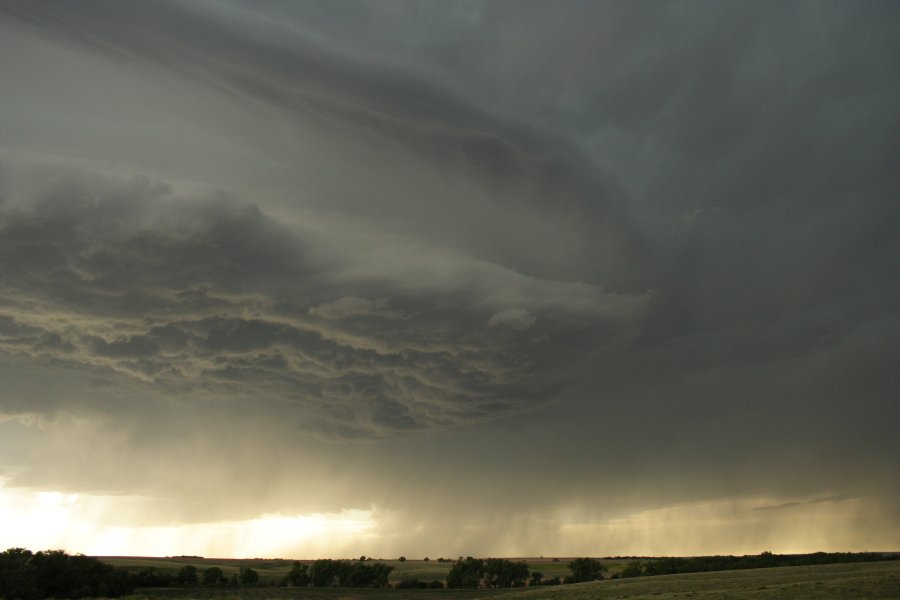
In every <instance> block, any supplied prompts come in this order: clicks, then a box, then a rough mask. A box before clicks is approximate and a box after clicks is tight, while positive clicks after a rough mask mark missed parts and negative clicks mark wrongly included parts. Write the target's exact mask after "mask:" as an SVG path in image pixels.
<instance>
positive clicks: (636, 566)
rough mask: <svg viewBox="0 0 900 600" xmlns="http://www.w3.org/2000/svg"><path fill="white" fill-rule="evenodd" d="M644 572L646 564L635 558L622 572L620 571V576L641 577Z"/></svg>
mask: <svg viewBox="0 0 900 600" xmlns="http://www.w3.org/2000/svg"><path fill="white" fill-rule="evenodd" d="M643 573H644V566H643V565H642V564H641V561H639V560H633V561H631V562H630V563H628V564H627V565H625V568H624V569H622V572H621V573H619V576H620V577H623V578H624V577H640V576H641V575H643Z"/></svg>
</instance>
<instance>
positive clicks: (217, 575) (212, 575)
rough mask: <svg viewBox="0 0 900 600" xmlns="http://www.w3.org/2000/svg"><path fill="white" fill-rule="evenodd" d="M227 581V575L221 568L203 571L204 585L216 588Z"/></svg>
mask: <svg viewBox="0 0 900 600" xmlns="http://www.w3.org/2000/svg"><path fill="white" fill-rule="evenodd" d="M224 581H225V573H223V572H222V569H220V568H219V567H210V568H208V569H206V570H205V571H203V585H207V586H215V585H220V584H222V583H223V582H224Z"/></svg>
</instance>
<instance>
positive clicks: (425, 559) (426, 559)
mask: <svg viewBox="0 0 900 600" xmlns="http://www.w3.org/2000/svg"><path fill="white" fill-rule="evenodd" d="M423 560H424V561H425V562H428V561H429V560H431V559H430V558H428V557H427V556H426V557H425V558H424V559H423Z"/></svg>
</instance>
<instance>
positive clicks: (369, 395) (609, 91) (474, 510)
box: [0, 1, 900, 556]
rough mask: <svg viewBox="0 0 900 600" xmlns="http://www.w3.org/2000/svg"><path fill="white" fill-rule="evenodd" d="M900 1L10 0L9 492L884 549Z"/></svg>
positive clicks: (744, 547) (387, 548)
mask: <svg viewBox="0 0 900 600" xmlns="http://www.w3.org/2000/svg"><path fill="white" fill-rule="evenodd" d="M898 25H900V11H898V9H897V7H896V5H894V4H893V3H889V2H869V3H855V4H852V5H851V4H847V3H839V2H833V3H830V2H824V3H822V2H816V3H812V2H797V3H792V4H788V5H778V4H765V3H744V2H727V3H695V4H687V5H686V4H680V3H665V4H664V3H640V4H635V3H625V2H610V3H581V2H564V3H561V4H560V3H552V4H551V3H544V2H484V3H483V2H458V3H453V4H450V5H448V4H446V3H431V2H401V1H395V2H383V3H374V4H373V3H367V2H351V1H342V2H330V3H318V2H309V3H307V2H296V3H279V2H265V3H241V2H201V3H195V2H191V3H188V2H177V1H173V2H153V3H151V2H137V3H129V4H127V5H122V4H120V3H115V4H114V3H107V2H99V1H98V2H83V3H78V4H73V3H65V2H46V3H40V4H35V3H28V2H9V3H6V4H5V5H4V6H3V7H2V8H0V34H2V35H0V57H2V58H0V70H2V72H3V77H4V80H6V81H9V82H14V83H15V85H11V86H8V91H5V92H4V100H3V102H2V104H0V128H2V132H3V135H2V137H0V143H2V147H0V265H2V268H0V372H2V374H3V375H2V379H0V381H2V383H0V431H3V432H4V433H5V437H6V440H7V441H6V442H3V443H0V460H2V463H0V466H2V469H3V470H2V472H0V476H2V477H4V478H5V483H4V485H5V486H6V489H9V490H12V491H11V492H10V493H11V494H12V493H14V492H15V493H18V492H16V490H24V489H29V490H62V491H67V492H81V493H85V494H94V495H96V496H97V497H98V498H99V497H100V496H103V497H106V496H104V495H110V497H113V496H115V495H116V494H131V495H136V496H140V497H142V498H145V499H146V498H151V499H154V500H152V501H150V500H146V508H145V509H144V510H143V512H142V514H143V518H144V519H145V521H143V522H142V521H140V519H137V518H136V517H134V516H133V515H132V517H128V518H126V517H123V516H122V514H124V513H122V509H121V508H115V507H112V508H109V509H108V510H105V511H99V513H98V515H94V516H92V517H91V518H93V519H94V522H97V523H104V522H107V521H115V520H116V519H120V520H122V521H123V522H126V521H127V522H128V523H130V524H131V525H132V526H134V527H140V526H143V525H148V526H149V525H151V524H152V525H154V526H156V525H159V524H160V523H168V524H172V523H171V521H172V519H175V523H174V525H177V524H178V523H182V524H187V523H193V524H196V523H198V522H200V521H204V520H206V521H209V522H219V523H226V522H231V521H234V520H240V519H252V518H255V517H258V516H259V515H262V514H276V513H278V514H299V513H304V514H307V513H311V512H315V513H329V514H339V513H341V511H359V510H363V511H370V512H371V514H372V515H374V516H373V517H372V518H373V519H375V520H376V521H377V525H375V526H373V527H374V528H373V529H371V530H367V531H368V533H367V534H366V536H367V537H366V536H364V537H363V538H360V539H361V540H362V539H364V546H365V547H364V548H361V549H360V550H358V551H357V550H350V549H349V548H350V547H351V546H352V544H351V543H350V542H347V545H342V546H340V547H337V546H336V547H335V548H334V549H333V550H328V549H324V550H323V549H322V547H320V546H316V548H318V550H315V551H317V552H326V553H327V552H335V553H337V552H341V551H344V550H345V549H347V550H346V551H348V552H350V553H351V554H358V553H359V552H365V553H366V554H377V553H379V552H395V551H396V552H406V553H411V552H413V551H420V550H421V551H422V552H427V553H430V554H435V553H448V552H449V554H450V555H454V556H455V555H457V554H486V553H504V554H508V555H521V554H526V553H534V554H549V553H552V552H557V553H569V552H587V551H588V550H589V548H596V550H595V551H592V552H594V553H610V554H612V553H617V552H622V553H625V552H632V553H649V552H659V553H677V552H704V551H708V552H731V551H748V552H749V551H761V550H763V549H766V548H769V549H772V550H776V551H777V550H779V549H784V550H785V551H787V550H791V551H802V550H819V549H841V550H844V549H864V548H865V549H872V545H870V544H869V543H867V540H873V539H874V540H877V543H876V544H875V545H880V546H883V547H884V549H888V550H891V549H893V550H895V549H896V548H894V547H888V546H891V545H892V544H893V545H894V546H896V543H897V541H900V523H898V521H900V516H898V515H900V511H898V505H900V504H898V499H900V495H898V494H900V490H898V489H897V485H896V481H895V477H893V476H892V474H893V473H895V472H896V468H897V463H898V460H900V447H898V444H897V440H896V432H897V431H898V430H900V411H898V409H897V405H896V390H897V389H898V388H900V377H898V375H897V369H896V362H897V356H900V343H898V340H900V315H898V306H900V280H898V278H897V273H900V236H898V234H897V233H898V232H897V223H900V208H898V204H897V202H896V198H897V195H898V191H900V180H898V178H900V175H898V170H897V169H896V165H897V158H898V146H897V140H898V139H900V136H898V134H900V116H898V112H897V110H896V106H897V102H898V99H900V98H898V89H900V79H898V75H897V73H898V69H897V57H898V56H900V41H898V40H897V37H896V33H895V32H896V31H897V26H898ZM91 439H94V440H97V441H96V443H95V444H93V445H92V444H87V443H86V442H87V440H91ZM75 448H77V451H75V450H74V449H75ZM183 456H191V457H192V458H191V460H192V461H193V462H194V464H195V467H196V468H197V469H198V470H199V471H200V472H201V473H202V476H197V475H195V474H190V473H184V472H179V469H178V468H177V465H178V464H179V460H180V457H183ZM135 463H140V464H146V465H150V466H148V467H147V470H146V471H144V472H141V473H138V472H135V471H132V470H131V469H129V466H130V465H133V464H135ZM85 465H100V466H102V468H99V469H88V468H85ZM236 470H238V471H239V472H240V473H241V474H242V475H241V478H240V480H241V481H242V483H241V484H237V483H236V476H235V472H236ZM299 474H302V476H301V475H299ZM412 474H415V476H412ZM310 489H315V492H310V491H309V490H310ZM473 489H475V490H477V493H476V494H473V493H472V490H473ZM301 491H303V492H304V493H301ZM212 496H216V497H224V499H222V500H221V502H220V503H219V504H218V506H217V507H216V508H215V509H209V508H208V503H206V502H205V499H207V498H209V497H212ZM473 496H477V498H476V499H473ZM98 502H99V501H98ZM104 502H105V501H104ZM110 502H111V501H110ZM142 502H144V500H142ZM463 504H465V505H466V506H468V508H467V510H466V516H465V517H460V518H461V519H462V520H463V521H464V522H463V523H462V525H463V526H461V524H460V523H458V522H454V523H451V524H442V522H441V521H442V515H444V514H446V511H448V510H452V509H453V507H456V506H460V505H463ZM729 507H730V508H729ZM117 511H118V512H117ZM204 511H207V512H206V513H204ZM210 511H212V512H210ZM354 514H356V513H354ZM704 514H709V515H715V519H716V520H717V522H722V523H723V525H722V526H721V527H720V528H713V527H708V526H701V525H700V524H699V523H701V522H702V521H703V515H704ZM117 515H118V516H117ZM173 515H175V516H173ZM766 515H768V516H766ZM842 515H843V516H842ZM85 518H87V517H85ZM711 518H712V517H711ZM128 519H132V520H131V521H129V520H128ZM179 519H180V521H179ZM760 519H767V520H765V521H764V522H763V524H760ZM673 520H681V521H683V522H686V523H695V524H696V528H697V531H699V532H700V533H699V534H698V535H700V536H701V537H702V540H701V541H700V542H695V541H692V540H691V539H690V535H689V533H688V532H687V530H685V529H684V528H683V527H682V526H677V527H676V526H674V525H673V524H672V523H673ZM817 520H818V521H821V520H825V521H829V520H830V521H829V522H831V523H832V524H833V525H834V532H835V533H834V536H833V537H828V536H827V535H824V534H821V533H820V532H817V531H815V527H814V525H813V524H814V523H815V522H817ZM789 521H790V522H797V523H799V524H798V525H797V526H796V527H794V528H793V529H791V528H786V527H785V526H784V523H786V522H789ZM185 526H187V525H185ZM192 526H194V525H192ZM654 532H656V533H654ZM779 532H780V533H779ZM654 535H656V536H657V537H654ZM603 537H606V538H608V540H610V541H609V542H608V544H609V545H608V547H607V546H604V545H603V544H604V542H603V540H602V539H600V538H603ZM636 540H637V541H636ZM703 540H705V542H704V541H703ZM2 541H6V540H2ZM13 542H15V540H9V543H13ZM17 543H18V542H17ZM21 543H22V544H24V542H21ZM342 543H343V542H342ZM360 543H361V544H362V543H363V542H360ZM541 543H545V544H547V545H548V546H549V548H550V549H546V548H542V547H540V544H541ZM703 543H705V544H706V545H705V546H703ZM211 544H212V542H211ZM591 544H594V545H593V546H592V545H591ZM640 544H643V545H644V547H646V548H648V550H646V551H645V550H641V549H640V548H639V547H638V545H640ZM755 544H760V545H762V544H765V545H766V548H763V547H760V548H756V547H755V546H754V545H755ZM701 546H702V547H701ZM210 548H213V549H211V550H209V551H210V552H215V551H216V550H215V549H214V545H212V546H210ZM278 548H279V549H283V551H284V552H285V553H290V552H291V551H292V550H291V548H296V551H297V552H301V553H302V552H313V550H312V549H310V548H312V547H310V546H303V545H302V544H300V542H297V544H296V545H295V546H291V545H290V544H287V545H285V546H278ZM404 548H410V549H409V550H404ZM443 548H446V549H447V550H446V551H445V550H443ZM650 548H652V549H653V550H650ZM704 548H708V550H704ZM134 551H135V552H138V551H139V550H134ZM203 551H204V552H205V551H206V550H203ZM220 551H221V552H240V551H239V550H234V549H232V548H231V547H228V548H225V549H222V550H220ZM279 551H282V550H279ZM177 552H179V550H177V549H173V550H172V553H177Z"/></svg>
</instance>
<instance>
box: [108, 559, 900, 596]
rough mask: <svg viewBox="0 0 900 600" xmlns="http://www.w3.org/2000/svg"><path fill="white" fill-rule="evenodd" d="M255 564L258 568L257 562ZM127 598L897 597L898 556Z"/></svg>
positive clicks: (161, 593) (899, 580)
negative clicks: (464, 586) (474, 582)
mask: <svg viewBox="0 0 900 600" xmlns="http://www.w3.org/2000/svg"><path fill="white" fill-rule="evenodd" d="M105 560H107V559H105ZM122 560H123V561H124V560H128V559H122ZM148 560H149V559H148ZM160 560H163V559H160ZM230 562H231V561H221V562H220V563H213V562H211V561H210V562H209V563H198V562H192V563H191V564H196V565H197V566H198V567H201V566H202V567H203V568H205V567H207V566H211V565H212V564H225V565H227V566H229V567H230V568H232V569H236V568H237V564H238V563H239V564H247V561H234V564H231V565H228V563H230ZM413 562H414V563H420V562H421V561H407V563H413ZM178 564H179V565H181V564H185V563H184V562H180V563H178ZM398 564H400V563H398ZM421 564H422V566H424V567H428V568H431V567H432V566H447V567H448V568H449V564H448V563H436V565H431V564H429V563H421ZM553 564H557V563H553ZM403 565H404V567H407V568H409V567H414V566H415V565H414V564H411V565H406V564H405V563H403ZM151 566H155V565H151ZM534 566H535V567H536V568H538V570H540V568H541V566H540V565H538V564H535V565H534ZM222 568H224V567H222ZM254 568H257V567H256V566H254ZM413 571H414V569H413ZM411 572H412V571H411ZM542 572H543V571H542ZM413 576H416V575H413ZM130 598H131V600H182V599H187V598H195V599H198V600H207V599H209V600H278V599H283V600H438V599H443V600H465V599H475V598H501V599H502V600H544V599H546V600H593V599H595V598H596V599H605V598H609V599H613V598H615V599H623V600H624V599H628V600H674V599H676V598H677V599H679V600H684V599H691V600H724V599H729V600H763V599H773V600H788V599H790V600H793V599H796V598H809V599H814V600H824V599H837V598H841V599H843V598H870V599H881V600H889V599H893V600H900V562H879V563H855V564H838V565H816V566H806V567H778V568H772V569H748V570H743V571H720V572H715V573H691V574H687V575H662V576H658V577H641V578H635V579H617V580H606V581H599V582H595V583H582V584H574V585H565V586H550V587H539V588H533V589H517V590H393V589H383V590H374V589H372V590H366V589H363V590H353V589H342V588H330V589H322V588H293V589H292V588H271V587H270V588H265V587H260V588H238V589H229V588H219V589H206V588H195V589H160V590H139V592H138V593H136V594H134V595H132V596H131V597H130Z"/></svg>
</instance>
